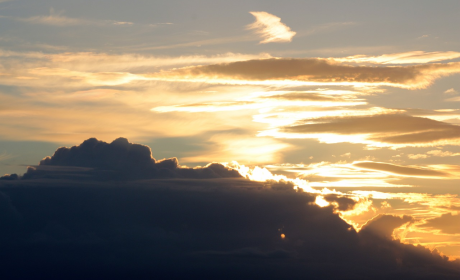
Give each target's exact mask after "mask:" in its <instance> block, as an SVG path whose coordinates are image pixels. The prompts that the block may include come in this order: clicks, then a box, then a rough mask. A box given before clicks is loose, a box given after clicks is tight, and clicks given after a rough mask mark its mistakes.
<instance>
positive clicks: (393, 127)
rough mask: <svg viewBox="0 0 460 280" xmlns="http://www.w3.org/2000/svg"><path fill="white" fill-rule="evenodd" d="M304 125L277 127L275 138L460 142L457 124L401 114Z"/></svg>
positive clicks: (387, 142) (384, 142) (330, 119)
mask: <svg viewBox="0 0 460 280" xmlns="http://www.w3.org/2000/svg"><path fill="white" fill-rule="evenodd" d="M304 122H305V124H302V121H299V123H300V124H296V125H291V126H285V127H282V128H280V129H279V132H280V133H281V134H280V135H279V137H289V134H295V135H296V137H298V138H302V137H303V138H319V139H321V137H322V136H321V135H325V136H327V135H337V137H336V139H337V140H338V141H340V138H339V136H342V135H343V136H345V137H344V138H343V139H344V140H342V141H341V142H348V141H354V142H355V143H366V144H369V145H377V146H378V145H380V146H393V147H397V146H411V145H412V146H423V145H431V144H433V143H450V144H453V145H457V144H459V140H460V126H458V125H454V124H449V123H445V122H440V121H436V120H433V119H429V118H422V117H414V116H410V115H407V114H401V113H399V114H398V113H396V114H395V113H394V114H376V115H369V116H343V117H322V118H316V119H307V120H305V121H304ZM283 133H284V134H283ZM274 135H277V134H276V133H275V134H274ZM347 137H348V138H347ZM347 139H348V140H347ZM350 139H351V140H350ZM331 140H332V138H331ZM372 143H373V144H372Z"/></svg>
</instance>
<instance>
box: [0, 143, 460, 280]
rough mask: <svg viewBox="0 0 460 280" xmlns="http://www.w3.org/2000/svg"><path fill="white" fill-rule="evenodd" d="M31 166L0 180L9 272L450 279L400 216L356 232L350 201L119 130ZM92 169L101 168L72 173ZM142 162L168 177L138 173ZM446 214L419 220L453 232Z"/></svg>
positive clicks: (456, 268)
mask: <svg viewBox="0 0 460 280" xmlns="http://www.w3.org/2000/svg"><path fill="white" fill-rule="evenodd" d="M37 167H40V168H41V169H40V168H36V169H31V168H29V170H28V172H27V173H26V174H25V175H24V176H22V177H19V176H16V178H11V176H12V175H9V176H10V177H9V178H8V177H7V176H3V177H1V179H2V180H0V222H1V223H2V225H3V226H2V227H1V228H0V240H2V242H1V245H0V249H1V250H0V252H1V253H0V258H1V259H2V261H3V264H4V265H5V270H6V271H7V272H8V273H12V275H16V276H17V277H19V278H21V277H22V278H30V277H31V273H33V275H34V277H37V276H39V277H45V276H46V277H50V276H51V274H52V275H54V277H55V276H56V275H57V276H62V277H63V276H65V275H68V272H69V271H73V276H74V277H77V276H78V277H88V276H90V275H93V276H94V273H96V274H97V275H99V276H100V277H104V276H105V277H107V276H110V277H111V279H122V278H125V277H127V276H128V275H130V276H136V278H138V279H144V278H148V277H150V276H152V275H157V276H158V275H160V276H166V275H167V276H168V279H183V278H184V277H199V278H200V279H235V278H238V279H254V277H256V276H257V277H263V278H264V279H279V278H280V277H281V276H282V277H284V278H285V279H303V276H304V275H310V276H312V277H315V278H323V279H324V278H327V279H344V278H347V279H350V278H356V277H358V278H372V279H376V277H384V278H385V277H390V276H391V277H393V278H394V277H396V278H397V279H400V278H402V277H404V279H420V277H424V279H457V277H458V275H459V273H460V262H459V261H458V260H456V261H449V259H448V257H447V256H443V255H442V254H440V253H439V252H438V251H436V250H430V249H428V248H426V247H423V246H420V245H411V244H404V243H402V242H401V241H400V240H399V239H398V238H397V237H396V236H395V231H396V230H398V229H401V228H403V229H404V228H408V227H410V226H412V225H413V224H414V223H415V222H416V219H414V218H413V217H412V216H408V215H393V214H378V215H376V216H374V217H372V218H371V219H369V220H368V221H367V222H366V223H365V224H364V225H363V227H362V228H361V230H360V231H356V230H355V229H354V228H353V226H351V225H350V224H349V223H347V222H346V221H345V220H344V219H342V217H341V216H340V215H339V214H338V211H341V212H343V213H347V212H356V211H359V208H360V207H362V202H363V201H361V200H360V201H356V200H354V199H352V198H350V197H347V196H343V195H342V194H340V193H337V192H330V193H329V194H325V195H324V196H323V195H319V194H318V193H311V192H308V191H302V189H299V188H296V186H295V184H294V183H293V182H294V181H286V180H273V179H271V180H265V181H259V182H258V181H254V180H248V178H244V177H243V176H241V175H240V174H238V171H237V170H235V169H231V168H228V167H225V166H223V165H220V164H217V163H213V164H211V165H208V166H207V167H204V168H194V169H190V168H186V167H181V166H179V165H178V162H177V159H175V158H172V159H164V160H159V161H158V160H155V159H154V158H153V157H152V156H151V150H150V148H149V147H148V146H144V145H139V144H132V143H129V142H128V140H127V139H125V138H118V139H116V140H114V141H113V142H112V143H110V144H109V143H105V142H103V141H99V140H97V139H95V138H90V139H88V140H86V141H84V142H83V143H82V144H80V145H79V146H73V147H71V148H65V147H62V148H59V149H58V150H57V151H56V152H55V153H54V155H53V156H51V157H46V158H44V159H43V160H42V161H41V162H40V165H39V166H37ZM362 167H364V168H374V167H373V166H362ZM377 168H380V169H381V167H377ZM397 168H399V169H401V167H397ZM206 169H210V170H209V172H204V171H205V170H206ZM94 170H97V171H99V173H96V174H99V175H100V174H105V176H99V177H97V176H93V177H92V178H84V179H82V176H83V177H84V175H88V174H91V173H88V172H92V171H94ZM153 170H169V174H170V175H173V176H157V175H158V174H154V176H146V174H152V172H153ZM407 170H408V169H407V168H406V169H404V170H403V172H406V173H407ZM111 171H115V173H114V172H111ZM184 171H185V172H184ZM409 171H410V172H413V170H409ZM146 172H147V173H146ZM396 172H399V171H396ZM153 173H155V172H153ZM93 174H95V173H93ZM120 174H131V176H120ZM196 174H201V175H203V174H204V176H197V175H196ZM163 175H164V174H163ZM452 219H454V220H455V219H458V216H448V215H443V216H441V217H439V218H436V219H431V220H428V221H427V223H426V224H425V225H424V226H425V227H429V228H437V226H438V225H439V224H440V226H441V229H440V230H443V231H445V232H448V233H451V232H453V231H454V232H457V231H455V228H453V227H448V226H446V224H445V223H446V221H450V220H452ZM445 220H446V221H445ZM26 252H27V253H26ZM19 260H21V261H19ZM56 264H57V265H56ZM77 268H78V269H77Z"/></svg>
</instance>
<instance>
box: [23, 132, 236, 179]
mask: <svg viewBox="0 0 460 280" xmlns="http://www.w3.org/2000/svg"><path fill="white" fill-rule="evenodd" d="M220 177H222V178H225V177H241V175H239V173H238V172H237V171H235V170H231V169H228V168H226V167H224V166H223V165H221V164H218V163H212V164H209V165H208V166H206V167H203V168H186V167H181V166H180V165H179V162H178V160H177V159H176V158H169V159H163V160H155V159H154V158H153V157H152V152H151V150H150V148H149V147H148V146H144V145H140V144H133V143H129V142H128V140H127V139H126V138H118V139H116V140H114V141H113V142H112V143H110V144H109V143H106V142H103V141H99V140H97V139H96V138H90V139H88V140H85V141H84V142H83V143H82V144H80V145H79V146H73V147H71V148H66V147H61V148H59V149H58V150H56V152H55V153H54V155H53V156H51V157H46V158H44V159H43V160H42V161H41V162H40V165H38V166H35V167H30V168H29V169H28V170H27V173H26V174H24V176H23V179H33V178H61V179H65V178H72V179H78V178H79V179H99V180H109V179H113V180H136V179H151V178H220Z"/></svg>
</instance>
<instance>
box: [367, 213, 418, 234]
mask: <svg viewBox="0 0 460 280" xmlns="http://www.w3.org/2000/svg"><path fill="white" fill-rule="evenodd" d="M413 222H414V218H412V217H411V216H401V217H398V216H393V215H377V216H375V217H374V218H372V219H371V220H369V221H368V222H367V223H366V224H365V225H364V226H363V227H362V229H361V231H360V233H361V234H369V233H371V234H374V235H377V236H380V237H383V238H387V239H392V238H393V232H394V230H395V229H397V228H399V227H401V226H403V225H405V224H408V223H413Z"/></svg>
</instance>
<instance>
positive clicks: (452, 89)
mask: <svg viewBox="0 0 460 280" xmlns="http://www.w3.org/2000/svg"><path fill="white" fill-rule="evenodd" d="M444 93H445V94H457V93H458V92H457V91H456V90H455V89H454V88H450V89H448V90H446V91H445V92H444Z"/></svg>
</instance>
